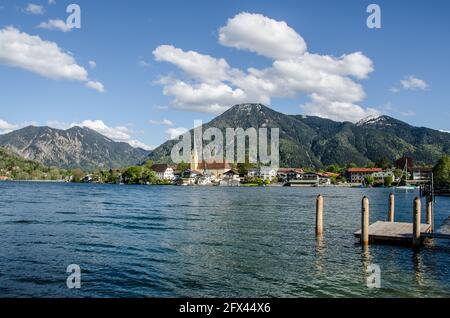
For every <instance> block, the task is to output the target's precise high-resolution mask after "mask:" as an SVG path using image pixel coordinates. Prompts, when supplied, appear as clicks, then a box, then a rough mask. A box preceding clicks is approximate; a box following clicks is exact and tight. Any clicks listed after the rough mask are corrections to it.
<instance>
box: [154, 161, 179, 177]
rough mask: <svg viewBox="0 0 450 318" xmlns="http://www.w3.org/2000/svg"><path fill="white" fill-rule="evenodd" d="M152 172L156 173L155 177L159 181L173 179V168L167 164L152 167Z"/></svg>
mask: <svg viewBox="0 0 450 318" xmlns="http://www.w3.org/2000/svg"><path fill="white" fill-rule="evenodd" d="M152 170H153V171H154V172H155V173H156V176H157V177H158V178H159V179H161V180H169V181H172V180H174V179H175V175H174V170H173V168H172V167H170V166H169V165H167V164H155V165H153V166H152Z"/></svg>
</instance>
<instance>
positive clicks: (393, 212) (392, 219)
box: [388, 193, 395, 222]
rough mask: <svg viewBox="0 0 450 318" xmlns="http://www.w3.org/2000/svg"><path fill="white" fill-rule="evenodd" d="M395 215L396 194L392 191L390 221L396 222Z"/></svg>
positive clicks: (390, 196)
mask: <svg viewBox="0 0 450 318" xmlns="http://www.w3.org/2000/svg"><path fill="white" fill-rule="evenodd" d="M394 215H395V195H394V194H393V193H391V194H390V195H389V212H388V221H389V222H394Z"/></svg>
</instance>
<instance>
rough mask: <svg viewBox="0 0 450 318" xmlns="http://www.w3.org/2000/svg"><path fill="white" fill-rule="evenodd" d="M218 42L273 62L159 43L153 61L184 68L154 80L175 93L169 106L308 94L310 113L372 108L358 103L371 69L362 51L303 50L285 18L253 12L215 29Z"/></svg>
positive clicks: (351, 113) (222, 105)
mask: <svg viewBox="0 0 450 318" xmlns="http://www.w3.org/2000/svg"><path fill="white" fill-rule="evenodd" d="M219 42H220V43H221V44H223V45H226V46H230V47H234V48H238V49H244V50H248V51H251V52H254V53H257V54H260V55H264V56H266V57H269V58H271V59H273V63H272V65H271V66H270V67H267V68H265V69H256V68H249V69H247V70H240V69H237V68H233V67H231V66H230V65H229V64H228V63H227V61H226V60H224V59H223V58H215V57H212V56H209V55H204V54H201V53H198V52H194V51H183V50H182V49H180V48H176V47H173V46H171V45H161V46H159V47H157V48H156V49H155V50H154V51H153V55H154V58H155V60H156V61H160V62H161V61H164V62H168V63H171V64H173V65H174V66H176V67H177V68H179V69H180V70H181V71H182V73H183V74H182V75H183V78H178V77H177V76H174V75H172V76H167V77H164V78H162V79H161V80H160V81H158V83H159V84H161V85H163V93H164V94H165V95H166V96H170V97H172V98H173V99H172V107H174V108H177V109H181V110H187V111H197V112H206V113H213V114H219V113H221V112H223V111H225V110H227V109H228V108H229V107H231V106H233V105H234V104H238V103H247V102H260V103H265V104H270V102H271V99H272V98H274V97H276V98H295V97H297V96H299V95H300V96H301V95H306V96H309V97H310V99H311V102H309V103H307V104H305V105H304V107H303V109H304V110H305V111H306V112H307V113H308V114H318V113H320V114H322V116H323V117H329V118H334V119H337V118H341V119H342V120H351V121H357V120H358V119H361V118H362V117H365V115H366V114H367V113H372V112H373V109H365V108H363V107H362V106H359V105H358V103H360V102H361V101H362V100H363V99H364V98H365V96H366V95H365V92H364V89H363V87H362V85H361V84H359V83H358V82H357V80H362V79H366V78H367V77H368V75H369V74H370V73H371V72H372V71H373V70H374V68H373V63H372V61H371V60H370V59H369V58H368V57H366V56H365V55H364V54H363V53H362V52H355V53H351V54H344V55H342V56H340V57H334V56H331V55H319V54H314V53H310V52H307V46H306V43H305V41H304V40H303V38H302V37H301V36H300V35H299V34H298V33H296V32H295V30H294V29H292V28H291V27H289V26H288V25H287V23H286V22H284V21H275V20H273V19H270V18H268V17H265V16H263V15H260V14H251V13H240V14H238V15H236V16H235V17H234V18H232V19H229V20H228V23H227V25H226V26H224V27H222V28H220V30H219ZM339 112H340V115H339V116H337V115H336V113H339ZM359 115H362V117H360V118H356V117H357V116H359Z"/></svg>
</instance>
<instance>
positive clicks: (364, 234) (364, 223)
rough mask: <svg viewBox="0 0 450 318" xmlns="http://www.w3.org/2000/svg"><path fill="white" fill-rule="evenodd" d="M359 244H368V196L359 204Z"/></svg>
mask: <svg viewBox="0 0 450 318" xmlns="http://www.w3.org/2000/svg"><path fill="white" fill-rule="evenodd" d="M361 244H362V245H363V246H367V245H369V198H368V197H366V196H365V197H364V198H363V199H362V205H361Z"/></svg>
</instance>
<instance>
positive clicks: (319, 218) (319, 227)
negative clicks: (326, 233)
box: [316, 194, 323, 236]
mask: <svg viewBox="0 0 450 318" xmlns="http://www.w3.org/2000/svg"><path fill="white" fill-rule="evenodd" d="M322 235H323V196H322V195H321V194H319V195H318V196H317V199H316V236H322Z"/></svg>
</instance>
